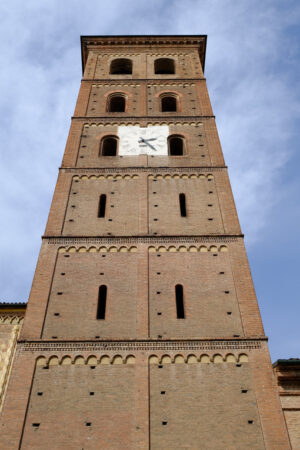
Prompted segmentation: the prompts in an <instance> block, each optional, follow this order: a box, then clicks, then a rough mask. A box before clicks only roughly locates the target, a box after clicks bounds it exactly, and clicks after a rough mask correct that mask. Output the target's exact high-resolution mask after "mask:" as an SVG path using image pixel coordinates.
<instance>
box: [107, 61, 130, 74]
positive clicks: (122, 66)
mask: <svg viewBox="0 0 300 450" xmlns="http://www.w3.org/2000/svg"><path fill="white" fill-rule="evenodd" d="M110 74H111V75H130V74H132V61H131V59H127V58H118V59H114V60H113V61H112V62H111V64H110Z"/></svg>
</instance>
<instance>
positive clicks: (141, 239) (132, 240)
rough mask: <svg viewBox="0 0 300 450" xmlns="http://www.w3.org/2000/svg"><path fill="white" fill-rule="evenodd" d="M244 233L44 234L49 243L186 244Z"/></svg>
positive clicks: (230, 239)
mask: <svg viewBox="0 0 300 450" xmlns="http://www.w3.org/2000/svg"><path fill="white" fill-rule="evenodd" d="M243 238H244V235H243V234H236V235H229V234H228V235H227V234H226V235H225V234H224V235H211V234H210V235H197V236H195V235H194V236H111V237H107V236H49V235H48V236H47V235H44V236H42V239H43V240H47V241H48V244H58V245H63V244H65V245H72V244H97V243H99V244H108V245H110V244H112V245H113V244H116V243H119V244H157V245H159V244H172V243H173V244H174V243H179V244H184V243H198V242H199V243H202V242H210V243H213V242H220V243H229V242H237V241H238V239H243Z"/></svg>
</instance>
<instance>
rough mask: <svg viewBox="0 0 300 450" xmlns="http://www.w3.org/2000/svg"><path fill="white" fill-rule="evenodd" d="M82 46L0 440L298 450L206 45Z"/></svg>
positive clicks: (125, 41)
mask: <svg viewBox="0 0 300 450" xmlns="http://www.w3.org/2000/svg"><path fill="white" fill-rule="evenodd" d="M81 43H82V61H83V70H84V75H83V77H84V78H83V80H82V84H81V87H80V91H79V96H78V101H77V105H76V109H75V114H74V117H73V119H72V124H71V129H70V134H69V138H68V141H67V145H66V150H65V154H64V158H63V162H62V166H61V169H60V173H59V177H58V181H57V185H56V190H55V194H54V197H53V202H52V206H51V209H50V214H49V219H48V223H47V227H46V231H45V236H44V237H43V241H42V247H41V252H40V256H39V260H38V264H37V268H36V273H35V277H34V281H33V286H32V290H31V294H30V299H29V303H28V308H27V312H26V318H25V322H24V326H23V329H22V333H21V336H20V339H19V341H18V344H17V352H16V357H15V361H14V366H13V369H12V375H11V378H10V382H9V385H8V389H7V394H6V399H5V403H4V409H3V415H2V427H1V438H0V448H1V449H18V448H20V449H28V450H29V449H30V450H32V449H43V450H44V449H56V450H57V449H78V450H81V449H84V450H88V449H99V448H100V449H148V448H151V449H153V450H158V449H168V450H169V449H183V448H184V449H198V448H199V449H213V450H216V449H222V450H224V449H245V448H249V449H251V450H254V449H276V450H278V449H282V450H286V449H289V448H290V444H289V439H288V436H287V432H286V428H285V423H284V419H283V414H282V410H281V406H280V401H279V397H278V393H277V389H276V383H275V379H274V376H273V373H272V367H271V363H270V358H269V353H268V348H267V340H266V337H265V335H264V330H263V327H262V323H261V318H260V313H259V309H258V306H257V301H256V297H255V292H254V288H253V283H252V279H251V275H250V271H249V266H248V261H247V256H246V253H245V249H244V243H243V236H242V234H241V230H240V226H239V222H238V217H237V213H236V210H235V206H234V201H233V197H232V193H231V188H230V183H229V179H228V174H227V169H226V166H225V165H224V159H223V154H222V150H221V147H220V143H219V139H218V134H217V129H216V125H215V119H214V116H213V112H212V109H211V105H210V101H209V96H208V93H207V88H206V81H205V78H204V76H203V69H204V60H205V48H206V37H205V36H118V37H113V36H109V37H108V36H106V37H102V36H89V37H82V39H81Z"/></svg>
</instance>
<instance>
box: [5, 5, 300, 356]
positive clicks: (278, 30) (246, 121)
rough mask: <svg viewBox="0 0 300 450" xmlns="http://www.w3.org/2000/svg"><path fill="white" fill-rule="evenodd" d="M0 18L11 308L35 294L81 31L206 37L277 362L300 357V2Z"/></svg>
mask: <svg viewBox="0 0 300 450" xmlns="http://www.w3.org/2000/svg"><path fill="white" fill-rule="evenodd" d="M0 17H1V27H0V36H1V39H0V47H1V49H0V51H1V55H2V64H1V68H0V90H1V96H0V113H1V121H0V132H1V148H0V158H1V162H0V170H1V177H0V183H1V186H0V189H1V195H0V208H1V209H0V210H1V215H0V240H1V241H0V253H1V271H0V277H1V280H0V301H7V302H15V301H27V299H28V296H29V292H30V287H31V282H32V278H33V274H34V270H35V265H36V262H37V258H38V252H39V248H40V244H41V241H40V236H41V235H42V234H43V232H44V229H45V225H46V220H47V216H48V211H49V207H50V202H51V199H52V195H53V191H54V187H55V183H56V178H57V173H58V167H59V166H60V163H61V159H62V155H63V151H64V146H65V142H66V139H67V134H68V130H69V126H70V118H71V116H72V114H73V112H74V107H75V102H76V97H77V94H78V89H79V85H80V79H81V75H82V73H81V53H80V35H97V34H99V35H106V34H112V35H114V34H207V35H208V42H207V52H206V67H205V76H206V78H207V84H208V89H209V94H210V98H211V101H212V105H213V110H214V114H215V115H216V121H217V126H218V131H219V135H220V139H221V144H222V147H223V152H224V155H225V160H226V163H227V165H228V166H229V175H230V179H231V183H232V189H233V193H234V197H235V201H236V205H237V209H238V214H239V218H240V222H241V226H242V230H243V232H244V234H245V242H246V248H247V253H248V257H249V261H250V266H251V271H252V276H253V279H254V284H255V288H256V293H257V296H258V301H259V306H260V310H261V314H262V318H263V322H264V327H265V332H266V335H267V336H268V337H269V346H270V352H271V359H272V361H275V360H276V359H278V358H290V357H300V327H299V315H300V299H299V292H300V276H299V261H298V257H297V251H299V250H300V245H299V244H300V238H299V218H300V207H299V191H300V181H299V176H298V167H299V165H300V156H299V128H300V127H299V116H300V95H299V92H300V89H299V88H300V77H299V68H300V64H299V61H300V44H299V42H300V2H299V1H298V0H285V1H284V2H283V1H281V0H251V1H250V0H238V1H237V0H185V1H182V0H180V1H178V0H150V1H149V0H110V1H109V2H103V1H101V0H97V1H96V0H89V1H88V2H82V1H78V0H72V1H71V0H64V1H58V0H51V1H46V2H41V1H40V0H27V1H26V2H24V0H22V1H19V0H11V1H9V2H1V4H0Z"/></svg>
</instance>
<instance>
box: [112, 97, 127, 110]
mask: <svg viewBox="0 0 300 450" xmlns="http://www.w3.org/2000/svg"><path fill="white" fill-rule="evenodd" d="M108 111H109V112H125V97H124V96H123V95H113V96H112V97H110V98H109V101H108Z"/></svg>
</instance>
